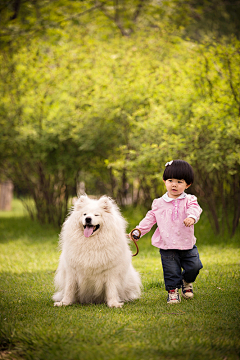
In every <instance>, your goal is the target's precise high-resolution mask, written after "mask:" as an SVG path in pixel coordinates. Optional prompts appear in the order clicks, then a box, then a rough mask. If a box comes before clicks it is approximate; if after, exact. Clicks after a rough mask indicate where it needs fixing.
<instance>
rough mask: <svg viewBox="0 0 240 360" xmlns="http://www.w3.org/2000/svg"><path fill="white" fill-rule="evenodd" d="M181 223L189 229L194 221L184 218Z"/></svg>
mask: <svg viewBox="0 0 240 360" xmlns="http://www.w3.org/2000/svg"><path fill="white" fill-rule="evenodd" d="M183 222H184V225H185V226H187V227H189V226H192V225H193V224H194V223H195V220H194V219H193V218H186V219H185V220H183Z"/></svg>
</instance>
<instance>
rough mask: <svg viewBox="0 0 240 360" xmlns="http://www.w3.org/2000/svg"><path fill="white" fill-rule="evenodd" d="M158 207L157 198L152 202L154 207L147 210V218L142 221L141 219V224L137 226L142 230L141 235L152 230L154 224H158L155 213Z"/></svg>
mask: <svg viewBox="0 0 240 360" xmlns="http://www.w3.org/2000/svg"><path fill="white" fill-rule="evenodd" d="M156 208H157V206H156V199H155V200H153V203H152V209H151V210H149V211H148V212H147V214H146V216H145V218H143V219H142V221H140V223H139V225H138V226H136V228H137V229H139V230H140V231H141V237H142V236H143V235H145V234H146V233H148V232H149V231H150V230H151V228H152V227H153V225H154V224H156V222H157V220H156V217H155V213H154V210H155V209H156Z"/></svg>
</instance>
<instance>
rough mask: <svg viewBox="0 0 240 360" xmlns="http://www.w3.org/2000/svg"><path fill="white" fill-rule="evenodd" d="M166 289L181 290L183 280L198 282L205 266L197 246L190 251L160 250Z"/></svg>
mask: <svg viewBox="0 0 240 360" xmlns="http://www.w3.org/2000/svg"><path fill="white" fill-rule="evenodd" d="M160 254H161V259H162V267H163V275H164V282H165V289H166V290H167V291H168V290H173V289H176V288H178V289H180V288H181V286H182V279H184V280H185V281H186V282H187V283H192V282H194V281H195V280H196V277H197V276H198V274H199V270H200V269H202V267H203V265H202V263H201V260H200V258H199V253H198V249H197V247H196V245H194V246H193V248H192V249H190V250H163V249H160ZM182 269H183V270H182Z"/></svg>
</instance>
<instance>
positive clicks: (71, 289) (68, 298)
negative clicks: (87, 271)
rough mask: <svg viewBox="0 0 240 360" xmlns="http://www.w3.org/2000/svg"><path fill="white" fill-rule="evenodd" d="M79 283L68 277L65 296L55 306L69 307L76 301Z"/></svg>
mask: <svg viewBox="0 0 240 360" xmlns="http://www.w3.org/2000/svg"><path fill="white" fill-rule="evenodd" d="M76 292H77V283H76V281H75V280H74V277H71V276H68V277H67V279H66V285H65V289H64V296H63V299H62V300H61V301H56V302H55V303H54V306H67V305H71V304H73V303H74V302H75V301H76Z"/></svg>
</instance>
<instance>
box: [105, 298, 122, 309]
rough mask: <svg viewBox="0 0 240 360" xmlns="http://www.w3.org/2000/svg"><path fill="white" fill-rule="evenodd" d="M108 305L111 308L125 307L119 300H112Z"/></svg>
mask: <svg viewBox="0 0 240 360" xmlns="http://www.w3.org/2000/svg"><path fill="white" fill-rule="evenodd" d="M107 304H108V306H109V307H111V308H121V307H122V306H123V302H119V301H117V300H110V301H108V303H107Z"/></svg>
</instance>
